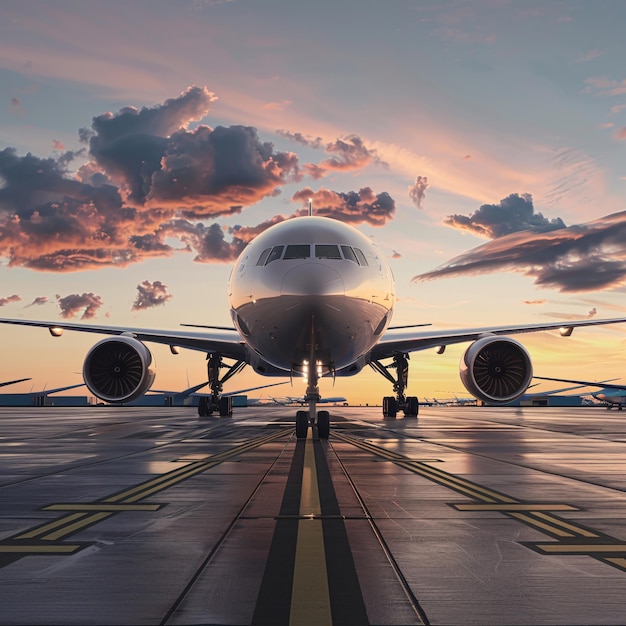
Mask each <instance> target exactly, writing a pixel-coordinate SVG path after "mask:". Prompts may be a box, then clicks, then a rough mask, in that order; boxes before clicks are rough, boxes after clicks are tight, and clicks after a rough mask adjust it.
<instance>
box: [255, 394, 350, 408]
mask: <svg viewBox="0 0 626 626" xmlns="http://www.w3.org/2000/svg"><path fill="white" fill-rule="evenodd" d="M267 401H269V402H271V403H272V404H280V405H282V406H288V405H293V404H298V405H300V406H304V405H305V404H306V401H305V400H304V398H303V397H302V396H280V397H278V398H272V397H270V398H268V399H267ZM257 403H258V401H257ZM317 404H343V405H347V404H348V400H347V398H344V397H343V396H330V397H327V398H320V399H319V400H318V401H317Z"/></svg>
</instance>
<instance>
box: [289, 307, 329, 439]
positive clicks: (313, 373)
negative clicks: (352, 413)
mask: <svg viewBox="0 0 626 626" xmlns="http://www.w3.org/2000/svg"><path fill="white" fill-rule="evenodd" d="M316 347H317V342H316V338H315V318H312V319H311V335H310V343H309V361H308V364H306V365H305V371H306V377H307V387H306V394H305V396H304V401H305V402H306V403H308V405H309V410H308V411H298V412H297V413H296V437H297V438H298V439H306V436H307V433H308V430H309V423H310V424H311V425H313V424H315V423H316V418H317V436H318V437H319V438H320V439H328V436H329V434H330V414H329V413H328V411H316V407H317V403H318V402H319V400H320V390H319V387H318V385H317V383H318V381H319V378H320V371H318V367H319V365H318V362H317V350H316ZM305 363H306V362H305ZM331 369H332V367H331Z"/></svg>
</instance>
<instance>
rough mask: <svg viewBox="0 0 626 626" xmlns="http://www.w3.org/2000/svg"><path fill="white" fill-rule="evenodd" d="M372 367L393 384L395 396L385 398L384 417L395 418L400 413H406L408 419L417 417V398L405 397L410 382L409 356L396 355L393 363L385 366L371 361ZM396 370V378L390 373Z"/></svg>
mask: <svg viewBox="0 0 626 626" xmlns="http://www.w3.org/2000/svg"><path fill="white" fill-rule="evenodd" d="M370 366H371V367H372V369H374V370H375V371H377V372H378V373H379V374H381V375H382V376H384V377H385V378H386V379H387V380H388V381H389V382H391V383H393V390H394V391H395V392H396V395H395V397H394V396H385V397H384V398H383V416H384V417H390V418H395V417H396V415H397V414H398V411H404V415H405V416H406V417H417V414H418V413H419V402H418V400H417V397H416V396H405V395H404V390H405V389H406V388H407V385H408V381H409V355H408V354H404V353H398V354H395V355H394V357H393V362H391V363H389V364H388V365H383V364H382V363H381V362H380V361H371V362H370ZM390 369H395V370H396V376H395V377H394V376H393V374H392V373H391V372H390V371H389V370H390Z"/></svg>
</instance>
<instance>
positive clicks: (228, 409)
mask: <svg viewBox="0 0 626 626" xmlns="http://www.w3.org/2000/svg"><path fill="white" fill-rule="evenodd" d="M206 358H207V372H208V376H209V387H210V388H211V396H210V397H207V396H201V397H200V400H199V402H198V415H199V416H200V417H207V416H208V415H212V414H213V412H214V411H217V412H219V414H220V417H231V415H232V414H233V399H232V397H231V396H222V395H221V393H222V389H223V388H224V383H225V382H226V381H227V380H228V379H229V378H231V377H233V376H234V375H235V374H238V373H239V372H240V371H241V370H242V369H243V368H244V367H245V366H246V362H245V361H241V360H239V361H236V362H235V363H233V364H232V365H228V364H227V363H224V361H223V360H222V355H221V354H219V353H215V354H207V357H206ZM222 368H228V371H227V372H226V373H225V374H224V376H222V377H221V378H220V369H222Z"/></svg>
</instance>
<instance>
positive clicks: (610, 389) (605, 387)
mask: <svg viewBox="0 0 626 626" xmlns="http://www.w3.org/2000/svg"><path fill="white" fill-rule="evenodd" d="M534 378H536V379H537V380H552V381H555V382H558V383H572V384H576V385H580V386H582V387H598V388H599V389H600V391H594V392H593V393H590V394H589V395H590V396H593V397H594V398H597V399H598V400H600V401H602V402H606V408H607V409H609V410H610V409H612V408H613V407H614V406H616V407H617V409H618V411H621V410H622V409H623V408H624V405H625V404H626V385H615V384H609V383H607V382H605V381H604V382H603V381H600V382H597V383H596V382H591V381H588V380H568V379H567V378H548V377H547V376H534Z"/></svg>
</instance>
